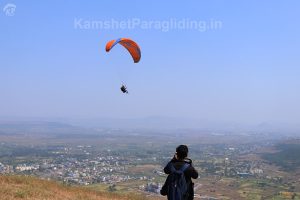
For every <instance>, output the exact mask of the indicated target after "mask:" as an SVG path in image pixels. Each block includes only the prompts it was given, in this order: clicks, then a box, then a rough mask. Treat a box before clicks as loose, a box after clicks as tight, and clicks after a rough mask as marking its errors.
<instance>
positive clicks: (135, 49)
mask: <svg viewBox="0 0 300 200" xmlns="http://www.w3.org/2000/svg"><path fill="white" fill-rule="evenodd" d="M118 43H119V44H121V45H122V46H123V47H125V48H126V49H127V50H128V52H129V53H130V55H131V56H132V58H133V61H134V62H135V63H138V62H139V61H140V59H141V50H140V47H139V45H138V44H137V43H135V42H134V41H133V40H131V39H129V38H119V39H117V40H111V41H109V42H108V43H107V44H106V47H105V50H106V51H107V52H109V51H110V50H111V49H112V48H113V47H114V46H115V45H116V44H118Z"/></svg>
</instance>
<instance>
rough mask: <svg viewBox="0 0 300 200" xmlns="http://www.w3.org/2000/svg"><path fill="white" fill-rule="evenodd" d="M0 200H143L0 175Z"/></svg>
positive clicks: (133, 195) (138, 197)
mask: <svg viewBox="0 0 300 200" xmlns="http://www.w3.org/2000/svg"><path fill="white" fill-rule="evenodd" d="M0 199H1V200H13V199H24V200H29V199H30V200H143V199H146V198H145V197H144V196H139V195H137V194H130V195H128V194H126V195H125V194H124V195H120V194H113V193H108V192H99V191H95V190H92V189H90V188H85V187H75V186H66V185H63V184H60V183H57V182H54V181H46V180H40V179H37V178H34V177H29V176H2V175H0Z"/></svg>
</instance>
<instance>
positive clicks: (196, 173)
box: [191, 165, 199, 179]
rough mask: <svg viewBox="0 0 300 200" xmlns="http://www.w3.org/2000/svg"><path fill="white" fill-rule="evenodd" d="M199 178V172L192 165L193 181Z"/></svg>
mask: <svg viewBox="0 0 300 200" xmlns="http://www.w3.org/2000/svg"><path fill="white" fill-rule="evenodd" d="M198 176H199V174H198V172H197V170H196V169H195V168H194V167H193V166H192V165H191V177H192V178H193V179H196V178H198Z"/></svg>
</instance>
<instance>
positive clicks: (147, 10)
mask: <svg viewBox="0 0 300 200" xmlns="http://www.w3.org/2000/svg"><path fill="white" fill-rule="evenodd" d="M11 4H12V5H13V6H15V10H12V8H11V6H8V8H7V5H11ZM0 8H1V10H0V26H1V32H0V36H1V37H0V44H1V45H0V117H3V118H5V117H49V118H85V119H89V118H126V119H130V118H145V117H151V116H167V117H175V118H188V119H196V120H212V121H231V122H236V123H253V124H256V123H257V124H259V123H263V122H278V123H287V124H299V126H300V123H299V119H300V103H299V102H300V92H299V91H300V90H299V89H300V78H299V77H300V59H299V52H300V38H299V35H300V21H299V19H300V13H299V9H300V2H299V1H297V0H294V1H292V0H288V1H273V0H266V1H260V0H251V1H250V0H246V1H238V0H232V1H225V0H218V1H217V0H206V1H204V0H190V1H170V0H166V1H158V0H153V1H138V0H126V1H114V0H102V1H96V0H94V1H82V0H79V1H71V0H65V1H58V0H51V1H50V0H45V1H31V0H28V1H21V0H0ZM104 23H106V25H105V26H104V25H103V24H104ZM101 24H102V25H101ZM174 24H175V25H174ZM120 37H128V38H131V39H133V40H134V41H136V42H137V43H138V44H139V46H140V48H141V51H142V58H141V61H140V62H139V63H137V64H134V63H133V61H132V58H131V57H130V55H129V54H128V52H127V51H126V50H125V49H124V48H122V47H121V46H115V47H114V49H112V51H111V52H109V53H107V52H105V44H106V42H108V41H109V40H112V39H117V38H120ZM122 83H124V84H126V85H127V87H128V90H129V94H128V95H124V94H122V93H121V91H120V89H119V88H120V86H121V84H122Z"/></svg>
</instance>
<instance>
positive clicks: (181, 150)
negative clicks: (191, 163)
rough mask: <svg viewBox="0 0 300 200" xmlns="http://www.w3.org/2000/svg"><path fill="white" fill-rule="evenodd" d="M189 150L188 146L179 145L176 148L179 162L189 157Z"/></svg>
mask: <svg viewBox="0 0 300 200" xmlns="http://www.w3.org/2000/svg"><path fill="white" fill-rule="evenodd" d="M188 153H189V149H188V147H187V146H186V145H179V146H178V147H177V148H176V155H177V158H178V159H179V160H183V159H185V158H186V157H187V156H188Z"/></svg>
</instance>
